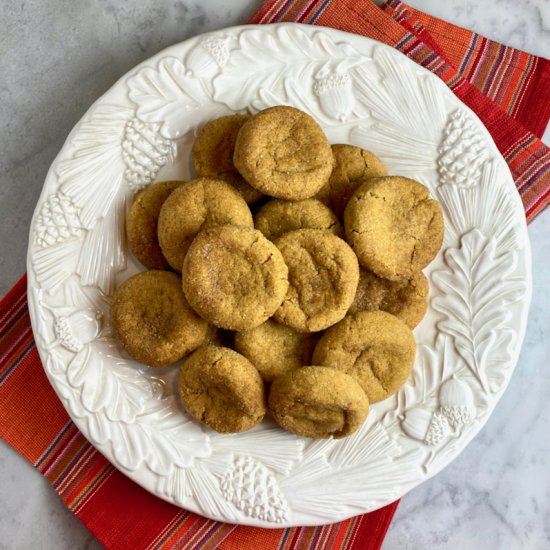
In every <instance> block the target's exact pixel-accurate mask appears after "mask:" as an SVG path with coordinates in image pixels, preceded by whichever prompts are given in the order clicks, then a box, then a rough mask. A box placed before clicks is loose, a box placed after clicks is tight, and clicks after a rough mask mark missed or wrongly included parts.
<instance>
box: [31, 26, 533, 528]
mask: <svg viewBox="0 0 550 550" xmlns="http://www.w3.org/2000/svg"><path fill="white" fill-rule="evenodd" d="M281 103H283V104H290V105H294V106H296V107H298V108H301V109H304V110H306V111H308V112H310V113H311V114H312V115H313V116H315V117H316V118H317V120H318V121H319V122H320V123H321V125H322V126H323V128H324V129H325V130H326V132H327V135H328V136H329V138H330V139H331V141H332V142H335V143H337V142H340V143H345V142H348V143H349V142H352V143H354V144H357V145H360V146H363V147H365V148H370V149H372V150H373V152H374V153H376V154H377V155H379V156H380V157H381V158H382V159H383V160H384V162H385V163H386V164H387V166H388V168H389V169H390V171H391V172H392V173H398V174H403V175H408V176H411V177H414V178H416V179H419V180H420V181H422V182H423V183H425V184H426V185H428V186H429V188H430V190H431V191H432V193H433V194H434V195H436V196H437V198H438V199H439V200H440V201H441V203H442V206H443V209H444V216H445V233H446V234H445V243H444V249H443V250H442V251H441V253H440V255H439V256H438V257H437V258H436V260H435V262H434V264H433V266H431V267H430V268H429V269H428V270H427V275H428V277H429V278H430V281H431V283H432V285H431V298H430V299H431V308H430V310H429V313H428V315H427V317H426V319H425V320H424V321H423V322H422V324H421V325H420V326H419V327H418V328H417V329H416V331H415V334H416V337H417V342H418V354H417V360H416V363H415V368H414V370H413V373H412V375H411V377H410V378H409V380H408V382H407V384H406V385H405V386H404V387H403V388H402V389H401V390H400V391H399V392H398V393H397V394H396V395H395V396H393V397H392V398H390V399H388V400H386V401H384V402H382V403H377V404H375V405H373V406H372V410H371V414H370V416H369V419H368V420H367V422H366V423H365V424H364V426H363V427H362V428H361V429H360V430H359V431H358V432H357V433H356V434H354V435H353V436H351V437H349V438H347V439H344V440H323V441H312V440H308V439H304V438H299V437H296V436H293V435H291V434H289V433H286V432H283V431H282V430H280V429H279V428H278V427H276V426H274V425H273V424H272V423H270V422H269V421H264V422H263V423H262V424H261V425H260V426H258V427H257V428H255V429H254V430H252V431H250V432H247V433H243V434H235V435H221V434H217V433H215V432H212V431H211V430H209V429H207V428H203V427H201V426H199V425H198V424H197V423H195V422H194V421H192V420H191V419H190V418H189V417H187V416H186V415H185V413H184V412H183V411H182V410H181V408H180V405H179V403H178V401H177V399H176V397H175V396H174V392H175V388H176V384H175V375H176V372H177V368H170V369H167V370H163V373H162V374H160V375H159V374H158V373H159V371H158V370H155V371H154V370H152V369H148V368H147V367H145V366H143V365H138V364H137V363H135V362H133V361H131V360H130V359H129V358H127V357H126V356H125V355H124V354H123V353H122V351H121V350H120V349H118V347H117V345H116V343H115V342H114V340H113V337H112V334H111V331H110V330H109V324H110V323H109V300H110V294H111V293H112V291H113V289H114V287H115V284H116V282H117V281H121V280H123V279H125V278H127V277H128V276H130V275H131V274H132V273H135V272H136V270H137V269H139V268H138V266H137V264H136V263H135V262H134V261H133V259H132V258H127V257H126V245H125V242H124V222H125V213H126V209H127V207H128V204H129V201H130V200H131V198H132V197H133V195H134V193H136V192H137V191H139V190H140V189H143V188H144V187H145V186H147V185H149V184H150V183H151V182H153V181H155V180H156V179H159V178H164V179H168V178H170V179H174V178H176V177H181V174H180V172H178V171H176V168H178V169H179V168H181V166H185V165H189V164H190V162H189V161H190V159H189V155H190V144H191V143H192V139H193V135H194V132H195V131H196V129H197V127H200V126H201V125H202V124H204V123H205V122H206V121H208V120H210V119H212V118H213V117H215V116H219V115H222V114H227V113H228V112H232V111H244V110H248V111H249V112H255V111H256V110H258V109H262V108H264V107H268V106H271V105H275V104H281ZM515 193H516V192H515V189H514V186H513V182H512V180H511V177H510V174H509V171H508V169H507V167H506V165H505V163H504V161H503V159H502V157H500V155H499V153H498V151H497V150H496V147H495V146H494V144H493V143H492V141H491V140H490V138H489V136H488V134H487V132H486V130H485V129H484V128H483V126H482V125H481V123H480V122H479V121H478V120H477V118H476V117H475V115H473V114H472V113H471V112H470V111H468V110H467V109H466V108H465V107H464V106H463V105H461V104H460V103H459V102H458V100H457V99H456V98H455V97H454V96H453V95H452V94H451V93H450V92H449V91H448V90H447V88H446V87H445V85H444V84H443V83H442V82H441V81H439V80H438V79H437V78H436V77H434V76H433V75H431V74H429V73H427V72H426V71H425V70H423V69H422V68H419V67H418V66H416V65H415V64H414V63H413V62H411V61H410V60H408V59H406V58H405V57H404V56H402V55H401V54H399V53H398V52H396V51H394V50H392V49H391V48H386V47H384V46H381V45H380V44H377V43H375V42H373V41H370V40H368V39H363V38H360V37H357V36H353V35H348V34H345V33H341V32H338V31H333V30H329V29H319V28H313V27H309V26H301V25H273V26H269V27H261V28H258V27H243V28H235V29H227V30H225V31H222V32H219V33H214V34H210V35H206V36H201V37H197V38H195V39H192V40H190V41H188V42H185V43H182V44H179V45H176V46H174V47H172V48H170V49H169V50H167V51H165V52H161V53H160V54H159V55H157V56H156V57H155V58H153V59H151V60H149V61H146V62H145V63H144V64H142V65H141V66H139V67H138V68H136V69H135V70H134V71H132V73H131V74H129V75H128V76H127V77H125V78H124V79H122V80H121V81H119V83H117V84H116V85H115V87H114V88H113V89H112V90H110V91H109V92H108V93H107V94H106V95H105V96H104V97H103V98H101V99H100V100H99V101H98V102H97V103H96V104H95V105H94V106H93V107H92V108H91V109H90V111H89V112H88V113H87V114H86V115H85V117H84V118H83V120H82V121H81V122H80V123H79V124H78V125H77V127H76V128H75V130H74V132H73V133H72V134H71V136H70V138H69V140H68V141H67V143H66V145H65V146H64V148H63V149H62V151H61V153H60V155H59V157H58V159H56V161H55V162H54V164H53V165H52V169H51V170H50V172H49V174H48V179H47V181H46V184H45V188H44V193H43V197H42V198H41V200H40V201H39V204H38V206H37V209H36V213H35V218H34V220H33V224H32V228H31V233H32V239H31V245H30V249H29V260H28V261H29V308H30V313H31V319H32V323H33V328H34V331H35V335H36V341H37V347H38V349H39V352H40V354H41V358H42V360H43V364H44V368H45V370H46V373H47V375H48V377H49V379H50V381H51V382H52V384H53V386H54V388H55V389H56V391H57V393H58V395H59V396H60V398H61V399H62V401H63V403H64V404H65V406H66V407H67V409H68V410H69V412H70V414H71V416H72V418H73V419H74V420H75V422H76V423H77V425H78V427H79V428H80V429H81V430H82V431H83V432H84V434H85V435H86V437H88V438H89V439H90V440H91V441H92V442H93V443H94V444H95V445H96V446H97V447H98V448H99V449H100V450H101V452H103V453H104V454H105V455H106V456H107V457H108V458H109V460H111V461H112V462H113V463H114V464H115V465H116V466H118V467H119V468H121V469H123V471H124V472H125V473H126V474H127V475H129V476H130V477H132V478H133V479H135V480H136V481H138V482H139V483H141V484H142V485H143V486H145V487H147V488H148V489H149V490H150V491H152V492H154V493H155V494H157V495H159V496H160V497H162V498H165V499H166V500H168V501H170V502H173V503H176V504H179V505H181V506H184V507H186V508H188V509H190V510H194V511H197V512H199V513H202V514H204V515H207V516H209V517H213V518H216V519H222V520H225V521H230V522H234V523H246V524H252V525H259V526H264V527H280V526H291V525H317V524H319V523H327V522H334V521H339V520H341V519H344V518H346V517H350V516H352V515H356V514H359V513H363V512H366V511H369V510H372V509H375V508H377V507H380V506H383V505H385V504H387V503H389V502H391V501H393V500H395V499H396V498H399V497H400V496H401V495H402V494H404V493H405V492H406V491H408V490H409V489H411V488H412V487H414V486H415V485H417V484H419V483H420V482H421V481H422V480H424V479H426V478H428V477H429V476H431V475H433V474H435V473H436V472H437V471H439V470H440V469H441V468H442V467H444V466H445V465H446V464H448V463H449V462H450V461H451V460H452V459H453V458H454V457H455V456H456V455H457V454H458V453H459V452H460V450H461V449H463V448H464V446H465V445H466V444H467V443H468V442H469V440H470V439H471V438H472V437H473V435H475V433H476V431H477V430H479V429H480V427H481V426H482V425H483V423H484V422H485V421H486V419H487V418H488V415H489V414H490V412H491V410H492V408H493V407H494V405H495V403H496V401H497V400H498V398H499V397H500V395H501V394H502V392H503V390H504V387H505V385H506V383H507V380H508V379H509V376H510V374H511V371H512V369H513V366H514V361H515V360H516V358H517V354H518V349H519V345H520V343H521V339H522V336H523V331H524V328H525V320H526V312H527V302H528V296H529V285H530V272H529V247H528V241H527V238H526V229H525V222H524V219H523V211H522V209H521V203H520V202H519V200H518V198H517V196H516V194H515Z"/></svg>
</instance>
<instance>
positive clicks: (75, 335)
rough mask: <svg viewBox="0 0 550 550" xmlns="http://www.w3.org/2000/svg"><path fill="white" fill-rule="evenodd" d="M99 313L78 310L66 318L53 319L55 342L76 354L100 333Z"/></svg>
mask: <svg viewBox="0 0 550 550" xmlns="http://www.w3.org/2000/svg"><path fill="white" fill-rule="evenodd" d="M100 320H101V313H100V312H98V311H93V310H90V309H85V310H79V311H75V312H74V313H71V314H70V315H69V316H68V317H65V316H63V315H60V316H58V317H56V318H55V323H54V332H55V336H56V338H57V341H58V342H59V343H60V344H61V345H62V346H63V347H64V348H65V349H68V350H69V351H72V352H74V353H78V352H79V351H81V350H82V349H83V348H84V346H85V345H86V344H89V343H90V342H91V341H92V340H95V339H96V338H97V337H98V335H99V333H100V332H101V324H100Z"/></svg>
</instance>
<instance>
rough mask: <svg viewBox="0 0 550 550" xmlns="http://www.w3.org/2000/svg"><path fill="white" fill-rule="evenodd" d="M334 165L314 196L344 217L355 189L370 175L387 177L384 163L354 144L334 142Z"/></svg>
mask: <svg viewBox="0 0 550 550" xmlns="http://www.w3.org/2000/svg"><path fill="white" fill-rule="evenodd" d="M332 153H333V155H334V168H333V169H332V173H331V175H330V178H329V180H328V182H327V183H326V184H325V185H324V186H323V187H322V188H321V190H320V191H319V193H318V194H317V195H316V197H315V198H317V199H319V200H320V201H321V202H323V203H325V204H326V205H327V206H329V207H330V209H331V210H332V211H333V212H334V213H335V214H336V216H338V218H341V217H342V216H343V215H344V209H345V208H346V204H347V203H348V201H349V199H350V198H351V196H352V195H353V193H354V192H355V190H356V189H357V188H358V187H359V186H360V185H361V184H362V183H363V182H364V180H366V179H368V178H375V177H378V176H387V175H388V170H387V169H386V167H385V165H384V163H383V162H382V161H381V160H380V159H379V158H378V157H377V156H376V155H375V154H374V153H371V152H370V151H367V150H365V149H361V147H355V146H353V145H343V144H336V145H332Z"/></svg>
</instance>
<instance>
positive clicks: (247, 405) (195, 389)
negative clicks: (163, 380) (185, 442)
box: [179, 345, 265, 433]
mask: <svg viewBox="0 0 550 550" xmlns="http://www.w3.org/2000/svg"><path fill="white" fill-rule="evenodd" d="M179 395H180V399H181V402H182V404H183V406H184V407H185V408H186V409H187V411H188V412H189V414H190V415H191V416H192V417H193V418H195V419H196V420H199V421H200V422H204V424H206V425H207V426H209V427H210V428H212V429H213V430H216V431H217V432H221V433H236V432H244V431H245V430H250V428H253V427H254V426H255V425H256V424H259V423H260V422H261V421H262V419H263V417H264V415H265V390H264V384H263V382H262V378H261V377H260V374H259V373H258V371H257V370H256V369H255V368H254V366H253V365H252V363H250V361H248V359H246V358H245V357H243V356H242V355H240V354H239V353H237V352H236V351H233V350H231V349H229V348H224V347H220V346H211V345H210V346H201V347H200V348H199V349H198V350H197V351H195V352H194V353H193V354H192V355H190V356H189V357H188V359H187V360H186V361H185V363H184V365H183V366H182V367H181V368H180V372H179Z"/></svg>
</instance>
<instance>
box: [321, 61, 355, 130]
mask: <svg viewBox="0 0 550 550" xmlns="http://www.w3.org/2000/svg"><path fill="white" fill-rule="evenodd" d="M313 93H314V94H315V95H316V96H317V97H318V98H319V104H320V106H321V109H322V111H323V112H324V113H325V114H326V115H328V116H330V117H331V118H336V119H338V120H345V119H346V117H347V116H348V115H349V114H350V113H351V111H352V110H353V106H354V104H355V98H354V96H353V90H352V81H351V77H350V75H349V73H338V72H331V73H330V74H326V72H325V71H321V72H320V73H319V76H318V77H317V78H316V79H315V82H314V84H313Z"/></svg>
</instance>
